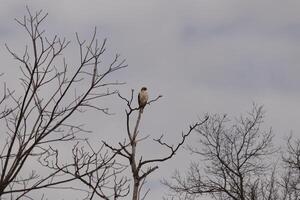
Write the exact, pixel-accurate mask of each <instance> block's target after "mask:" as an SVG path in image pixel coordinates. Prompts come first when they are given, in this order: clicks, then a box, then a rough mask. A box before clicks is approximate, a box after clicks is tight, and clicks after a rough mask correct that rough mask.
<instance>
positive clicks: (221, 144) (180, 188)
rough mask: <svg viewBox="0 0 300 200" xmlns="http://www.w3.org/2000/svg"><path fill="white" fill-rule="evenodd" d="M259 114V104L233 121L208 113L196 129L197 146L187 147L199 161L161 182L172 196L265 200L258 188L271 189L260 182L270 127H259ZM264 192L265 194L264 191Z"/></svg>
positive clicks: (271, 150) (265, 165)
mask: <svg viewBox="0 0 300 200" xmlns="http://www.w3.org/2000/svg"><path fill="white" fill-rule="evenodd" d="M263 117H264V115H263V110H262V107H257V106H254V108H253V110H252V111H251V112H250V113H249V114H248V115H247V116H246V117H241V118H239V119H237V120H236V121H235V122H234V123H231V122H232V121H231V120H230V119H229V118H228V117H227V115H223V116H219V115H214V116H211V117H210V118H209V120H208V121H206V122H205V123H204V125H203V126H200V127H199V128H198V129H197V132H198V135H199V145H198V146H189V147H188V149H189V151H190V152H192V153H193V154H195V155H198V156H199V158H200V160H201V161H199V162H196V161H195V162H193V163H192V164H191V165H190V168H189V169H188V171H187V173H186V175H185V176H184V175H182V174H181V173H180V172H175V174H174V176H173V177H172V179H171V180H170V181H164V183H165V184H166V185H167V186H168V187H169V188H170V190H171V191H172V193H173V195H174V196H177V197H178V198H179V199H195V198H197V197H199V196H201V195H209V196H211V197H213V198H214V199H222V200H226V199H233V200H258V199H265V198H263V196H262V193H261V189H262V188H263V189H268V190H269V191H272V190H274V187H273V186H272V185H265V187H262V185H263V184H265V183H266V179H267V178H268V177H265V175H266V172H268V170H270V168H269V166H270V165H269V162H268V158H269V156H270V155H271V154H272V153H274V151H275V149H274V148H273V146H272V138H273V135H272V132H271V130H268V131H262V130H261V127H260V125H261V123H262V122H263ZM271 182H273V183H274V182H275V181H274V176H273V181H269V182H268V183H271ZM264 194H265V197H267V196H268V192H267V191H265V192H264Z"/></svg>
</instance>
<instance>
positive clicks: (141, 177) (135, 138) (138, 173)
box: [104, 90, 207, 200]
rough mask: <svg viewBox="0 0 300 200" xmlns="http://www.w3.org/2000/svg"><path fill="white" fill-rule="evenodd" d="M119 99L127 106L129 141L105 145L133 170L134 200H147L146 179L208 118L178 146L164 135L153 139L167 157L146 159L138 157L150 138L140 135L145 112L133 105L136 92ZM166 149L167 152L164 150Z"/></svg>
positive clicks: (188, 133)
mask: <svg viewBox="0 0 300 200" xmlns="http://www.w3.org/2000/svg"><path fill="white" fill-rule="evenodd" d="M119 97H120V98H121V99H122V100H124V101H125V102H126V104H127V110H125V111H126V126H127V139H125V140H124V142H119V143H118V145H119V146H118V147H113V146H111V145H109V144H108V143H107V142H105V141H104V144H105V145H106V146H107V147H109V148H110V149H111V150H112V151H113V152H114V153H116V154H117V155H119V156H121V157H123V158H125V159H126V160H127V161H128V164H129V165H130V168H131V175H132V180H133V183H132V186H131V188H132V200H143V199H145V198H146V196H147V194H148V192H149V190H147V191H146V192H145V193H144V194H142V188H143V186H144V184H145V181H146V178H147V177H148V176H149V175H150V174H151V173H153V172H154V171H155V170H157V169H158V164H157V163H160V162H165V161H167V160H169V159H171V158H172V157H173V156H174V155H175V153H176V152H177V151H178V150H179V148H180V147H181V146H182V145H183V144H184V142H185V140H186V138H187V137H188V136H189V135H190V134H191V133H192V131H193V130H194V129H195V128H197V127H199V126H200V125H201V124H203V123H204V122H205V121H206V120H207V118H205V119H204V120H203V121H201V122H198V123H195V124H193V125H191V126H190V127H189V129H188V131H187V132H186V133H182V135H181V140H180V141H179V142H178V144H176V145H169V144H167V143H166V142H164V141H163V135H162V136H161V137H160V138H158V139H153V140H154V141H155V142H156V143H158V144H159V145H160V146H161V147H162V150H163V151H168V153H166V154H165V155H163V156H161V157H158V158H153V159H145V158H144V156H142V155H141V156H139V157H138V156H137V145H138V144H140V143H141V142H142V141H143V140H146V139H147V138H148V137H149V136H145V137H141V136H140V135H139V134H140V133H139V125H140V121H141V118H142V114H143V112H142V111H141V109H140V108H139V107H135V106H134V105H133V98H134V90H132V92H131V97H130V98H125V97H123V96H121V95H120V94H119ZM161 97H162V96H161V95H160V96H158V97H157V98H155V99H152V100H150V101H149V102H148V103H147V105H150V104H151V103H153V102H155V101H157V100H158V99H159V98H161ZM136 112H137V114H138V115H137V119H136V121H135V124H134V128H133V129H132V127H131V122H132V120H134V119H132V118H133V116H134V113H136ZM139 136H140V137H139ZM164 149H166V150H164Z"/></svg>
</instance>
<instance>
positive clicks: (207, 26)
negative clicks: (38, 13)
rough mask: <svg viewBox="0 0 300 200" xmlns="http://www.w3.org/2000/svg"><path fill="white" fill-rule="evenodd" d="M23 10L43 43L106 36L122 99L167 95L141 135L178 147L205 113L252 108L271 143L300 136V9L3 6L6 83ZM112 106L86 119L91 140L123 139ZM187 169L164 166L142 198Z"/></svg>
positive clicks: (113, 3) (200, 4) (103, 2)
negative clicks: (122, 65) (41, 20)
mask: <svg viewBox="0 0 300 200" xmlns="http://www.w3.org/2000/svg"><path fill="white" fill-rule="evenodd" d="M26 5H28V6H29V7H30V9H31V10H39V9H43V10H44V11H45V12H48V13H49V17H48V19H47V22H46V24H45V28H46V29H47V31H48V32H49V34H50V35H51V34H59V35H60V36H66V37H67V38H68V39H69V40H72V41H74V39H75V32H79V34H80V35H81V36H82V37H83V38H88V37H89V36H90V34H91V33H92V31H93V28H94V27H95V26H97V27H98V36H99V38H105V37H106V38H108V48H109V49H110V51H111V52H116V53H120V54H121V55H122V57H123V58H126V60H127V61H126V62H127V64H128V65H129V67H128V68H127V69H125V70H123V71H122V72H121V73H118V74H116V76H115V77H114V79H115V80H119V81H125V82H126V83H127V84H126V85H125V86H122V87H121V88H120V91H121V92H122V93H123V94H124V95H129V94H130V89H131V88H133V89H135V90H139V89H140V87H141V86H147V87H148V89H149V94H150V96H151V97H153V98H155V97H156V96H157V95H159V94H162V95H163V96H164V97H163V98H162V99H161V100H160V101H158V102H157V103H156V104H153V105H152V106H151V108H148V109H147V108H146V109H145V114H144V118H143V122H142V124H141V125H142V127H141V129H142V130H143V131H144V132H145V133H144V134H150V135H153V137H157V136H159V135H160V134H162V133H164V134H165V135H166V137H167V138H169V139H170V140H171V141H173V142H175V141H176V139H179V137H180V134H181V131H182V130H185V129H186V128H187V127H188V125H189V124H191V123H192V122H194V121H196V120H197V119H198V117H202V116H203V115H204V114H205V113H228V114H229V115H230V116H233V117H234V116H238V115H240V114H243V113H245V112H246V111H248V110H250V109H251V105H252V103H253V102H255V103H257V104H259V105H264V107H265V110H266V119H265V122H266V123H265V126H266V127H272V129H273V132H274V134H275V135H276V140H277V141H281V140H282V139H283V138H284V137H286V136H287V135H288V134H290V132H291V131H292V132H294V134H299V133H300V127H299V119H300V107H299V102H300V94H299V91H300V14H299V11H300V1H295V0H285V1H281V0H266V1H262V0H251V1H250V0H249V1H240V0H227V1H224V0H219V1H217V0H184V1H182V0H169V1H166V0H147V1H141V0H87V1H79V0H76V1H75V0H60V1H38V0H35V1H30V0H28V1H24V0H20V1H8V0H7V1H4V0H1V7H0V24H1V26H0V45H1V47H0V59H1V72H5V73H6V74H5V77H10V76H13V75H14V74H15V73H16V71H17V70H18V68H17V65H16V62H15V61H13V60H12V58H11V57H10V56H9V55H8V53H7V52H6V50H5V47H4V44H5V43H8V44H10V45H11V46H13V47H14V48H15V49H19V48H20V49H22V48H23V47H24V33H23V32H22V30H21V28H20V27H18V26H17V25H16V23H15V22H14V21H13V19H14V18H19V17H22V16H23V15H24V14H25V12H26V9H25V6H26ZM71 51H72V50H71ZM72 56H74V58H72ZM68 59H69V60H73V59H76V54H73V53H70V57H69V58H68ZM16 85H17V84H16ZM106 103H107V105H113V103H111V102H106ZM114 103H115V104H117V106H113V107H112V108H111V110H112V111H113V112H114V113H116V115H114V116H111V117H99V118H98V117H96V116H94V115H96V114H95V113H92V114H91V116H90V118H88V122H87V124H88V126H89V127H88V128H89V129H91V130H94V132H97V131H99V127H98V125H99V124H102V125H101V126H102V127H101V134H100V133H97V134H98V135H96V134H95V136H94V137H95V138H98V139H99V142H100V141H101V139H102V138H111V137H116V138H119V137H120V134H124V137H125V132H124V130H123V128H124V125H125V121H124V111H123V110H124V108H125V107H124V105H120V102H114ZM102 118H103V119H102ZM150 149H151V144H149V146H145V149H143V151H145V153H146V154H149V155H151V152H150V151H149V150H150ZM178 157H180V155H179V156H178ZM181 158H182V157H181ZM188 162H189V161H186V162H181V161H180V159H179V158H178V159H174V160H173V161H171V162H170V164H168V163H167V164H166V165H163V166H162V167H161V169H160V171H158V172H156V173H155V174H154V175H153V176H152V178H150V181H149V187H151V197H149V198H148V199H158V198H160V197H161V196H162V195H163V192H162V189H161V187H160V186H159V181H158V180H159V178H160V177H164V176H169V175H170V171H173V169H175V167H174V164H176V163H177V164H178V163H181V165H180V166H181V167H182V168H184V167H187V164H188ZM182 163H183V164H182ZM184 164H185V166H183V165H184ZM178 166H179V165H178Z"/></svg>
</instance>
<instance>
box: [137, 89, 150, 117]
mask: <svg viewBox="0 0 300 200" xmlns="http://www.w3.org/2000/svg"><path fill="white" fill-rule="evenodd" d="M147 101H148V92H147V88H146V87H142V89H141V91H140V92H139V95H138V102H139V109H140V112H141V113H143V110H144V107H145V106H146V104H147Z"/></svg>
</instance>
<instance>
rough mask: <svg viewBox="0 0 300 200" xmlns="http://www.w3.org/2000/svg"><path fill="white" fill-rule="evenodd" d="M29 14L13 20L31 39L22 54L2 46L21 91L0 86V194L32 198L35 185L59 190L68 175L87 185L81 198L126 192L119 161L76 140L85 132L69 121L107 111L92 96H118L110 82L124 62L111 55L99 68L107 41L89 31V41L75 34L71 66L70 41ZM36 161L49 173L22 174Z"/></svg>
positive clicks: (42, 18) (38, 14) (36, 15)
mask: <svg viewBox="0 0 300 200" xmlns="http://www.w3.org/2000/svg"><path fill="white" fill-rule="evenodd" d="M27 11H28V13H27V15H26V16H24V18H22V19H16V22H17V23H18V24H19V25H20V26H21V27H22V28H23V29H24V31H25V32H26V34H27V36H29V39H30V44H29V45H26V48H25V50H24V52H23V53H21V54H19V53H16V52H15V51H14V50H12V49H11V48H10V47H9V46H8V45H6V48H7V50H8V51H9V53H10V54H11V55H12V56H13V58H14V59H16V60H17V61H18V62H19V63H20V70H21V72H22V77H20V82H21V86H22V88H23V90H22V92H19V90H15V91H14V90H12V89H9V87H8V88H6V87H4V93H3V94H4V95H3V98H1V100H0V104H1V106H2V108H3V109H2V112H1V113H0V118H1V119H2V121H3V122H4V123H3V126H2V131H1V144H0V145H1V149H0V163H1V164H0V199H2V198H10V199H20V198H22V199H25V198H28V199H30V198H31V197H30V193H31V192H32V191H34V190H38V189H45V188H56V189H57V188H59V187H61V188H64V187H63V186H61V185H62V184H66V183H69V182H71V181H74V180H79V181H81V182H82V183H85V184H86V185H87V188H88V189H89V192H88V195H87V197H86V198H87V199H92V198H93V197H94V196H97V195H98V196H99V197H102V198H103V199H109V198H112V197H114V199H116V197H118V196H122V195H126V194H127V193H128V192H127V190H126V186H125V185H124V184H125V182H126V180H124V179H122V178H121V179H117V178H116V175H117V174H118V173H121V172H122V170H124V166H122V165H120V164H118V163H117V162H116V161H115V159H114V158H115V155H114V154H111V153H109V152H107V151H105V150H103V147H101V148H100V149H98V150H94V148H93V147H92V146H91V145H89V143H88V141H86V140H83V141H81V140H80V138H78V137H77V136H78V134H79V133H84V132H86V131H85V130H84V129H83V128H82V125H79V124H78V123H76V122H72V119H71V118H72V117H75V116H76V117H78V116H80V114H81V113H82V112H84V111H85V110H87V109H96V110H98V111H100V112H103V113H105V114H108V109H107V108H105V107H104V108H103V107H102V106H101V105H98V104H99V103H98V101H97V100H98V99H100V98H104V97H107V96H110V95H113V94H116V90H115V89H113V90H111V89H110V88H115V87H116V86H118V85H119V84H122V83H118V82H116V81H112V82H110V81H109V79H111V75H112V74H113V73H114V72H115V71H118V70H120V69H122V68H125V67H126V65H125V64H124V60H121V61H119V55H116V56H115V58H113V59H112V60H111V62H110V64H108V66H104V65H102V64H101V65H100V63H102V61H103V59H104V55H105V52H106V39H104V40H103V41H102V42H100V41H98V40H97V39H96V30H95V31H94V34H93V35H92V37H91V39H90V41H85V40H84V41H82V40H81V39H80V38H79V36H78V34H76V38H77V43H78V50H79V54H78V58H79V59H78V60H79V62H78V63H77V64H72V66H71V67H69V65H67V63H66V61H65V59H64V57H63V54H64V52H65V50H66V49H67V47H68V46H69V44H70V42H69V41H67V40H66V39H65V38H59V37H58V36H56V35H55V36H54V37H52V38H49V37H46V36H45V35H46V33H45V30H43V29H42V24H43V23H44V21H45V19H46V17H47V14H45V13H44V12H43V11H39V12H36V13H32V12H30V10H29V9H27ZM62 143H63V144H64V145H65V144H66V143H70V144H72V143H73V144H74V146H73V148H72V151H70V153H71V155H72V156H71V157H72V159H69V160H68V159H66V158H65V157H64V154H62V152H60V151H59V150H58V148H57V147H56V145H61V144H62ZM82 145H84V146H85V148H83V147H82ZM34 161H35V162H34ZM35 164H39V169H40V168H43V169H47V174H44V173H39V170H38V169H33V170H32V171H31V172H30V173H28V171H26V170H25V169H24V168H26V167H27V168H28V166H29V165H32V166H35ZM32 168H34V167H31V169H32ZM108 180H112V181H108ZM104 188H106V189H104ZM108 189H111V190H112V191H109V192H108V191H107V190H108Z"/></svg>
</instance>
